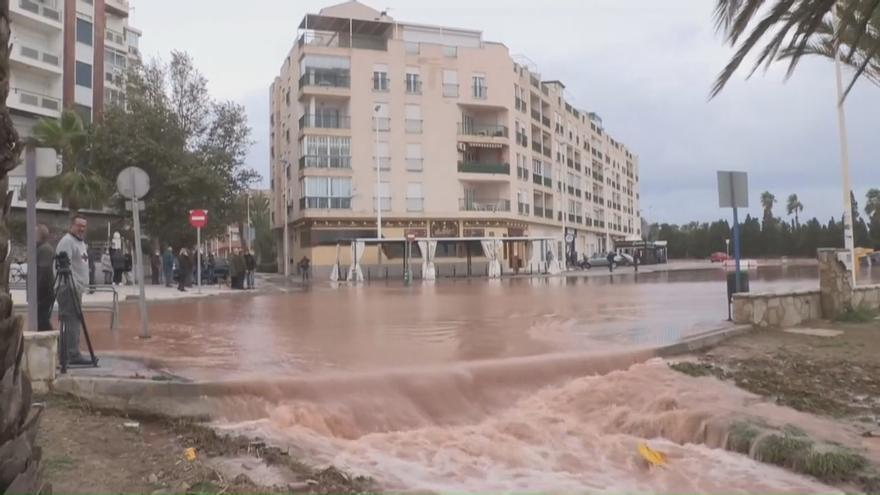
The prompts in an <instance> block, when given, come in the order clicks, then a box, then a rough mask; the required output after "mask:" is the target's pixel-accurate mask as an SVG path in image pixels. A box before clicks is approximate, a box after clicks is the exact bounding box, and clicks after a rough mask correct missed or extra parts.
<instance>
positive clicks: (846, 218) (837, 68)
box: [834, 2, 857, 285]
mask: <svg viewBox="0 0 880 495" xmlns="http://www.w3.org/2000/svg"><path fill="white" fill-rule="evenodd" d="M838 3H839V2H835V4H834V38H835V42H834V72H835V75H836V76H837V77H836V79H837V131H838V134H839V136H840V172H841V175H842V176H843V177H842V178H843V208H844V209H843V246H844V248H845V249H846V250H847V252H848V253H849V257H850V268H851V271H852V282H853V285H855V284H856V262H857V260H856V256H855V242H853V232H854V230H853V218H852V196H851V195H850V191H851V189H850V182H849V144H848V143H847V137H846V113H845V111H844V108H843V73H842V70H841V60H840V58H841V55H840V38H839V36H840V12H839V9H840V6H839V5H838Z"/></svg>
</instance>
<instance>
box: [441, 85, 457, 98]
mask: <svg viewBox="0 0 880 495" xmlns="http://www.w3.org/2000/svg"><path fill="white" fill-rule="evenodd" d="M443 96H446V97H450V98H455V97H457V96H458V84H447V83H444V84H443Z"/></svg>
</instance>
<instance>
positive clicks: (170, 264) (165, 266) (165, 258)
mask: <svg viewBox="0 0 880 495" xmlns="http://www.w3.org/2000/svg"><path fill="white" fill-rule="evenodd" d="M162 270H163V271H164V272H165V273H164V274H165V287H171V286H172V285H173V284H174V250H173V249H171V246H170V245H169V246H168V247H167V248H165V253H163V254H162Z"/></svg>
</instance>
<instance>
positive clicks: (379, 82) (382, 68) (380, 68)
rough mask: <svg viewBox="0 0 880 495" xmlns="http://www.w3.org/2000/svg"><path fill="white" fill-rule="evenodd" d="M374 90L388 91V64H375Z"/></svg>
mask: <svg viewBox="0 0 880 495" xmlns="http://www.w3.org/2000/svg"><path fill="white" fill-rule="evenodd" d="M373 91H388V66H387V65H382V64H376V65H374V66H373Z"/></svg>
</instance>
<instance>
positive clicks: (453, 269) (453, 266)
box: [452, 265, 455, 278]
mask: <svg viewBox="0 0 880 495" xmlns="http://www.w3.org/2000/svg"><path fill="white" fill-rule="evenodd" d="M452 278H455V265H452Z"/></svg>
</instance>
